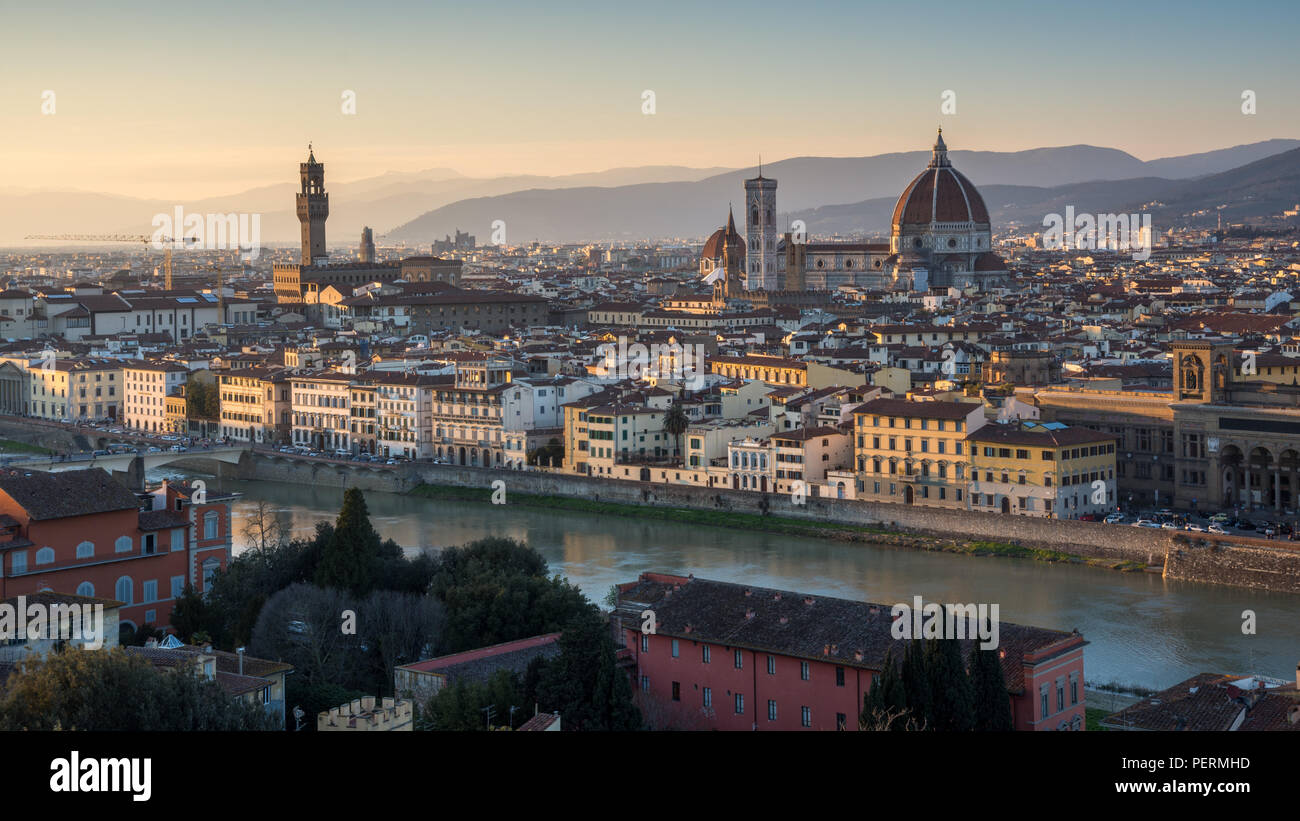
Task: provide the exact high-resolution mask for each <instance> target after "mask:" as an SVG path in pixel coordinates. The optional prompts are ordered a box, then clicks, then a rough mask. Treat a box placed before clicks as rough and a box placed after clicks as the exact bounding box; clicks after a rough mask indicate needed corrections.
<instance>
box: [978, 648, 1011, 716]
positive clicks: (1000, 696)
mask: <svg viewBox="0 0 1300 821" xmlns="http://www.w3.org/2000/svg"><path fill="white" fill-rule="evenodd" d="M970 680H971V695H972V698H973V700H974V712H975V729H976V730H977V731H980V732H998V733H1000V732H1007V731H1009V730H1012V729H1014V727H1013V725H1012V720H1011V699H1010V697H1009V696H1008V695H1007V683H1006V679H1005V677H1004V676H1003V674H1002V661H1001V660H1000V658H999V657H998V651H997V650H981V649H980V647H979V645H978V644H976V645H975V646H974V647H972V648H971V654H970Z"/></svg>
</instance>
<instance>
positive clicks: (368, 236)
mask: <svg viewBox="0 0 1300 821" xmlns="http://www.w3.org/2000/svg"><path fill="white" fill-rule="evenodd" d="M357 261H358V262H365V263H370V262H374V261H375V232H374V231H371V230H370V226H369V225H367V226H366V227H365V228H362V229H361V247H360V248H359V249H358V250H357Z"/></svg>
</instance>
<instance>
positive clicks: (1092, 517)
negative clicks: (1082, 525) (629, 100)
mask: <svg viewBox="0 0 1300 821" xmlns="http://www.w3.org/2000/svg"><path fill="white" fill-rule="evenodd" d="M1079 521H1081V522H1095V521H1097V514H1096V513H1085V514H1083V515H1082V516H1080V517H1079Z"/></svg>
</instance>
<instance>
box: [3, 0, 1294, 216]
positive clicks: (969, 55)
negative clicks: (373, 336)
mask: <svg viewBox="0 0 1300 821" xmlns="http://www.w3.org/2000/svg"><path fill="white" fill-rule="evenodd" d="M0 4H2V5H3V7H4V9H3V27H4V30H5V35H6V36H5V45H4V48H3V50H0V77H3V80H0V91H2V93H3V99H4V105H2V106H0V158H3V159H2V160H0V163H2V164H0V189H12V188H33V189H58V190H67V189H83V190H94V191H104V192H112V193H120V194H128V195H133V196H158V197H164V198H166V197H199V196H205V195H215V194H226V193H234V192H237V191H241V190H244V189H246V188H250V187H254V186H258V185H265V184H270V183H276V182H279V183H283V182H286V181H292V180H293V179H294V177H295V175H296V170H297V167H296V163H298V162H299V161H300V160H301V159H302V157H303V155H304V153H305V150H306V145H307V142H308V141H309V140H310V141H312V142H314V143H315V145H316V153H317V157H318V158H319V159H321V160H323V161H325V162H327V163H328V164H329V173H330V178H331V179H332V180H335V181H338V180H352V179H358V178H361V177H366V176H372V175H375V174H381V173H383V172H385V171H389V170H396V171H416V170H420V169H424V168H433V167H448V168H453V169H456V170H457V171H460V172H461V173H464V174H468V175H471V176H495V175H501V174H509V173H521V172H522V173H538V174H566V173H574V172H582V171H597V170H602V169H606V168H611V167H616V166H629V165H648V164H675V165H690V166H729V167H743V166H748V165H752V164H753V163H754V161H755V158H756V157H757V155H758V154H759V153H761V154H762V155H763V157H764V159H765V160H776V159H782V158H786V157H791V156H803V155H823V156H826V155H830V156H862V155H868V154H877V153H882V152H888V151H905V150H914V149H920V148H926V147H928V146H929V144H930V143H931V141H932V137H933V133H934V128H935V126H936V125H943V126H944V132H945V136H947V137H948V138H949V147H950V148H954V149H988V150H1003V151H1010V150H1018V149H1024V148H1034V147H1040V146H1053V145H1072V144H1077V143H1089V144H1093V145H1103V146H1111V147H1115V148H1120V149H1123V150H1125V151H1128V152H1130V153H1132V154H1134V155H1136V156H1137V157H1139V158H1141V159H1153V158H1155V157H1161V156H1170V155H1175V154H1186V153H1192V152H1197V151H1205V150H1209V149H1213V148H1221V147H1225V146H1229V145H1236V144H1241V143H1249V142H1256V141H1259V140H1265V139H1269V138H1273V137H1300V94H1297V84H1300V80H1298V79H1297V78H1300V53H1298V50H1297V48H1296V42H1297V37H1296V35H1297V33H1300V24H1297V22H1296V21H1297V19H1298V18H1297V13H1296V8H1295V5H1294V0H1289V2H1275V3H1263V2H1255V3H1252V2H1236V3H1223V2H1214V3H1209V2H1204V3H1202V2H1188V0H1181V1H1180V2H1141V3H1132V2H1130V3H1102V2H1090V3H1084V4H1067V3H1043V2H1024V3H1020V2H995V3H974V2H969V3H968V2H960V3H959V2H952V3H947V2H941V1H940V0H932V1H931V2H923V3H899V2H888V3H874V2H871V3H868V2H856V3H851V2H822V0H803V1H802V2H781V3H767V2H760V1H759V0H748V2H738V3H731V2H725V1H719V2H709V3H699V2H682V3H677V2H665V0H655V2H651V3H626V4H624V3H620V2H618V1H617V0H604V1H603V2H591V3H576V2H560V0H548V2H545V3H533V2H530V3H519V4H515V3H490V2H478V0H475V1H474V2H463V3H457V4H448V3H438V2H409V3H399V2H385V1H384V0H369V1H368V2H346V3H345V2H327V1H324V0H322V1H320V2H310V3H294V4H292V5H291V4H288V3H283V4H281V3H274V2H266V0H262V1H261V2H241V0H225V2H221V3H210V2H209V3H189V2H184V1H183V0H182V1H179V2H168V3H130V4H120V5H119V4H100V3H60V2H57V0H47V1H46V2H42V3H30V4H29V3H22V4H21V6H20V7H17V8H11V7H12V6H17V5H18V4H17V3H15V2H13V0H0ZM1245 89H1250V90H1253V91H1254V92H1255V93H1256V95H1257V113H1256V114H1254V115H1253V116H1246V115H1244V114H1242V112H1241V105H1242V103H1241V95H1242V91H1243V90H1245ZM47 90H48V91H53V92H54V104H55V113H54V114H52V115H47V114H42V94H43V92H45V91H47ZM345 90H351V91H353V92H355V95H356V113H355V115H346V114H344V113H342V110H341V103H342V95H343V92H344V91H345ZM644 90H652V91H654V93H655V107H656V113H654V114H653V115H646V114H643V113H642V92H643V91H644ZM945 90H952V91H954V92H955V93H956V107H957V110H956V114H941V112H940V104H941V95H942V93H943V92H944V91H945Z"/></svg>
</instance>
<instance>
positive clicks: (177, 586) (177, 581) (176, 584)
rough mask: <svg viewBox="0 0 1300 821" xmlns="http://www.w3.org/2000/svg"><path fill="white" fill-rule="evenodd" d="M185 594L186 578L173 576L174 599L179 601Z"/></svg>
mask: <svg viewBox="0 0 1300 821" xmlns="http://www.w3.org/2000/svg"><path fill="white" fill-rule="evenodd" d="M184 594H185V577H184V576H172V598H173V599H178V598H180V597H181V596H183V595H184Z"/></svg>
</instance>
